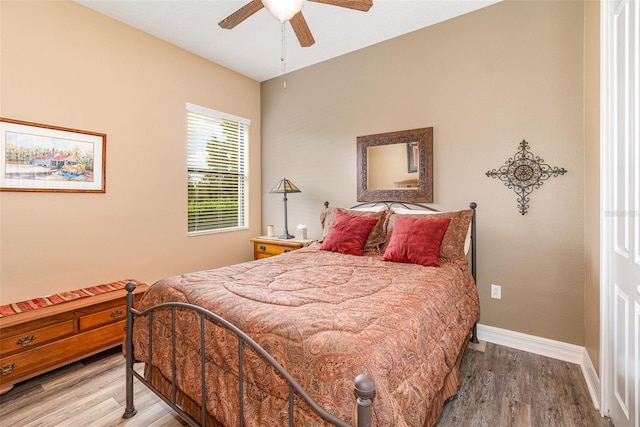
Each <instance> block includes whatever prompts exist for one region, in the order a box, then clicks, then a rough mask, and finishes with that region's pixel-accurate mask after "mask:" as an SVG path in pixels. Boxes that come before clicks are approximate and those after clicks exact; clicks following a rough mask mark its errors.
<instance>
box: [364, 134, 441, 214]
mask: <svg viewBox="0 0 640 427" xmlns="http://www.w3.org/2000/svg"><path fill="white" fill-rule="evenodd" d="M357 144H358V154H357V160H358V201H359V202H370V201H375V200H395V201H400V202H423V203H431V202H433V128H432V127H429V128H422V129H413V130H405V131H399V132H389V133H380V134H376V135H366V136H359V137H358V138H357Z"/></svg>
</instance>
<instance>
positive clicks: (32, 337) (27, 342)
mask: <svg viewBox="0 0 640 427" xmlns="http://www.w3.org/2000/svg"><path fill="white" fill-rule="evenodd" d="M35 340H36V336H35V335H27V336H25V337H22V338H20V339H19V340H18V341H16V344H18V345H21V346H23V347H26V346H28V345H31V344H33V342H34V341H35Z"/></svg>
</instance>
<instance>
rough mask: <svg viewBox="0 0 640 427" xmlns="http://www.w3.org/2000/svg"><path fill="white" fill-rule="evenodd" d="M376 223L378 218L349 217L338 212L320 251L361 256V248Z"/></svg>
mask: <svg viewBox="0 0 640 427" xmlns="http://www.w3.org/2000/svg"><path fill="white" fill-rule="evenodd" d="M377 223H378V218H375V217H368V216H355V215H349V214H347V213H344V212H342V211H340V210H338V211H336V216H335V219H334V220H333V224H332V225H331V228H330V229H329V234H328V235H327V237H325V239H324V241H323V242H322V246H320V249H322V250H325V251H331V252H340V253H342V254H348V255H360V256H362V248H364V244H365V243H366V241H367V237H369V233H371V230H372V229H373V227H375V225H376V224H377Z"/></svg>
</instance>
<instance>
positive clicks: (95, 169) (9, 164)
mask: <svg viewBox="0 0 640 427" xmlns="http://www.w3.org/2000/svg"><path fill="white" fill-rule="evenodd" d="M106 153H107V135H106V134H103V133H96V132H89V131H84V130H77V129H67V128H62V127H57V126H49V125H42V124H38V123H29V122H23V121H19V120H11V119H6V118H2V117H0V191H50V192H67V193H71V192H73V193H104V192H105V166H106Z"/></svg>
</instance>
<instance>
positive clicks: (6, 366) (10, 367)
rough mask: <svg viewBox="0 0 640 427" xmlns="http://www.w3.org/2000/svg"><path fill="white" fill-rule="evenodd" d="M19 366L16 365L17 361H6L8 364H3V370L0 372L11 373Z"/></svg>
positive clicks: (3, 373)
mask: <svg viewBox="0 0 640 427" xmlns="http://www.w3.org/2000/svg"><path fill="white" fill-rule="evenodd" d="M17 367H18V365H16V364H15V363H6V364H4V365H2V371H0V374H2V375H9V374H10V373H11V372H13V370H14V369H16V368H17Z"/></svg>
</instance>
